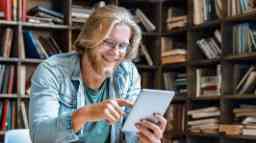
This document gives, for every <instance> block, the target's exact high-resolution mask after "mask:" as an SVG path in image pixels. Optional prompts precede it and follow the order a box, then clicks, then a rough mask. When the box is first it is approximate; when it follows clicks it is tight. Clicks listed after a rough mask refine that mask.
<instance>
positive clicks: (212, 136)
mask: <svg viewBox="0 0 256 143" xmlns="http://www.w3.org/2000/svg"><path fill="white" fill-rule="evenodd" d="M186 135H187V136H196V137H211V138H219V137H220V134H218V133H192V132H188V133H186Z"/></svg>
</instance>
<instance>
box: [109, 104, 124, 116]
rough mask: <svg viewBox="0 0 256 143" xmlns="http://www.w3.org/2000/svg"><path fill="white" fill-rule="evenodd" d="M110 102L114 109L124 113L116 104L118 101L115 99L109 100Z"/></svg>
mask: <svg viewBox="0 0 256 143" xmlns="http://www.w3.org/2000/svg"><path fill="white" fill-rule="evenodd" d="M110 103H111V104H112V106H113V107H114V108H115V109H116V111H117V112H118V113H119V114H120V115H121V116H123V115H124V114H125V113H124V112H123V110H122V108H121V107H120V106H119V105H118V103H117V102H116V101H115V100H110Z"/></svg>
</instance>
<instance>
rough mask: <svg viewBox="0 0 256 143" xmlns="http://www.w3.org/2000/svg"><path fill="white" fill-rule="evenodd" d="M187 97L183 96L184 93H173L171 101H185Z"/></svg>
mask: <svg viewBox="0 0 256 143" xmlns="http://www.w3.org/2000/svg"><path fill="white" fill-rule="evenodd" d="M187 99H188V97H187V96H185V95H184V94H183V95H175V96H174V97H173V100H172V103H173V102H185V101H186V100H187Z"/></svg>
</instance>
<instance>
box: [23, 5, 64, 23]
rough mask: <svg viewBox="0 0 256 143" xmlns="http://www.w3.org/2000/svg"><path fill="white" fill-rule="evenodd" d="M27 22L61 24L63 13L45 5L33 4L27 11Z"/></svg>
mask: <svg viewBox="0 0 256 143" xmlns="http://www.w3.org/2000/svg"><path fill="white" fill-rule="evenodd" d="M28 14H29V16H27V18H28V22H31V23H36V24H63V23H64V21H63V18H64V16H63V14H62V13H59V12H56V11H53V10H51V9H49V8H47V7H43V6H40V5H39V6H35V7H33V8H32V9H30V10H29V11H28Z"/></svg>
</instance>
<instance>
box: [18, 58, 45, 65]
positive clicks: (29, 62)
mask: <svg viewBox="0 0 256 143" xmlns="http://www.w3.org/2000/svg"><path fill="white" fill-rule="evenodd" d="M44 60H45V59H21V60H20V62H21V63H22V64H40V63H41V62H42V61H44Z"/></svg>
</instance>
